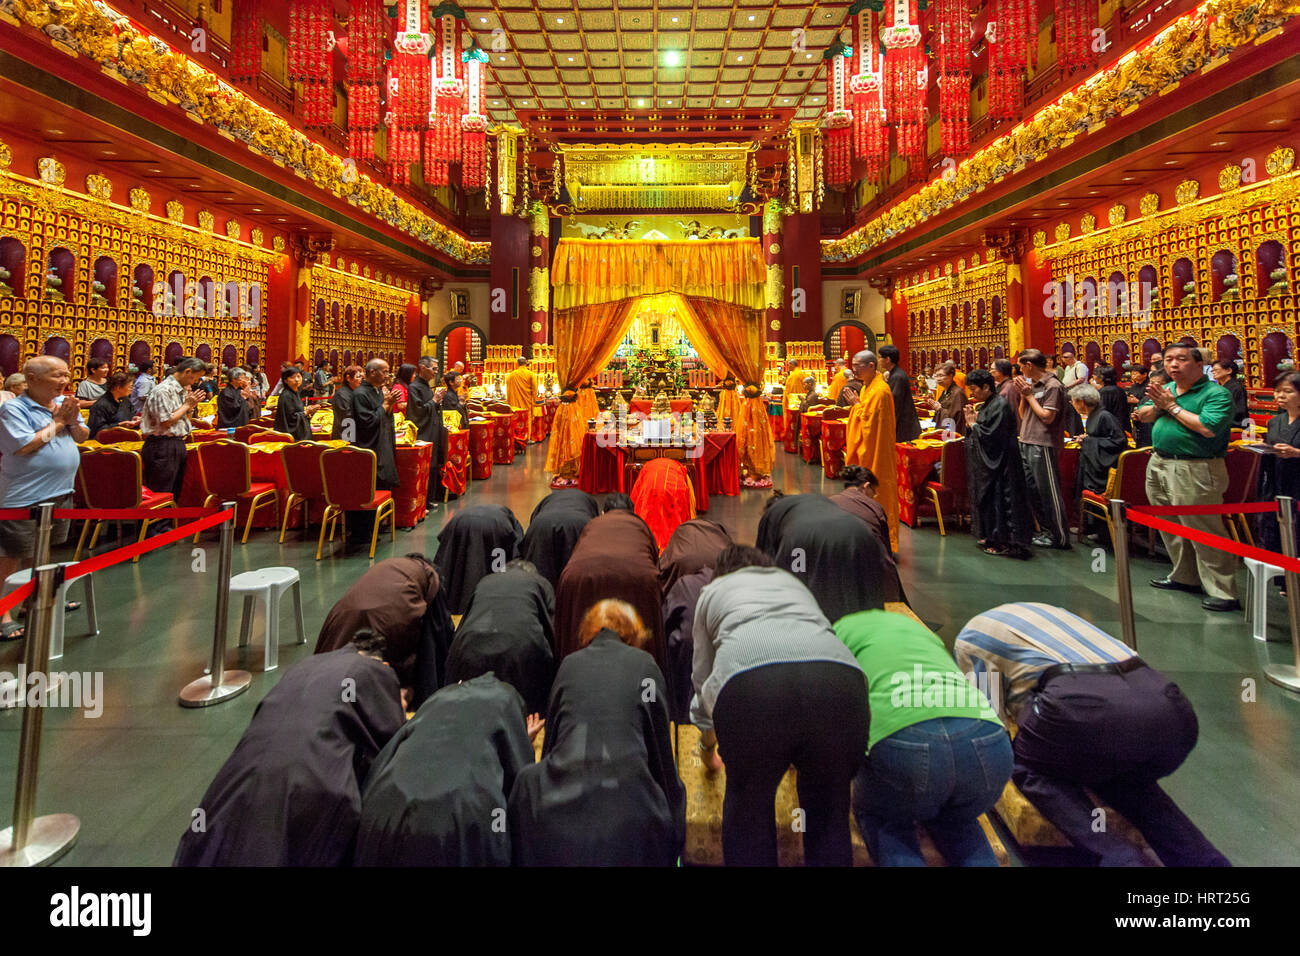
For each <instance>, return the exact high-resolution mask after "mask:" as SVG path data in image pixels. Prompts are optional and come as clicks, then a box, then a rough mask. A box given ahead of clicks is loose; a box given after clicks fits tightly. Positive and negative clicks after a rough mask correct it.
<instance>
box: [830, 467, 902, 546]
mask: <svg viewBox="0 0 1300 956" xmlns="http://www.w3.org/2000/svg"><path fill="white" fill-rule="evenodd" d="M840 481H842V482H844V490H843V491H841V492H840V493H839V494H838V495H831V501H833V502H834V503H835V505H836V507H838V508H841V509H843V510H844V511H847V512H848V513H849V514H851V515H853V516H854V517H855V518H861V519H862V521H863V522H864V523H865V524H866V526H867V527H868V528H870V529H871V530H872V531H873V532H874V533H875V535H876V537H877V538H879V539H880V543H881V544H883V545H884V546H885V547H886V548H888V547H889V516H888V515H887V514H885V509H884V508H882V507H881V505H880V502H879V501H877V500H876V489H877V488H878V487H879V486H880V482H879V481H878V480H877V478H876V475H875V472H873V471H872V470H871V469H870V468H863V467H862V466H861V465H848V466H846V467H845V469H844V470H843V471H841V472H840Z"/></svg>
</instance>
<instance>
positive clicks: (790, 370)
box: [781, 358, 808, 435]
mask: <svg viewBox="0 0 1300 956" xmlns="http://www.w3.org/2000/svg"><path fill="white" fill-rule="evenodd" d="M785 371H786V377H785V391H784V392H782V393H781V406H782V408H783V411H782V413H781V414H782V417H783V419H784V420H785V433H786V434H787V435H788V434H790V430H791V429H792V428H798V426H797V425H795V424H794V422H793V420H792V416H791V414H790V396H792V395H797V396H800V397H802V396H803V394H804V392H805V391H807V390H806V389H805V388H804V385H803V380H804V376H806V375H807V374H808V373H807V372H806V371H805V370H804V369H801V368H800V367H799V360H798V359H793V358H792V359H790V361H788V362H786V363H785ZM794 407H795V409H796V410H797V409H798V408H799V403H798V402H797V401H796V402H795V406H794Z"/></svg>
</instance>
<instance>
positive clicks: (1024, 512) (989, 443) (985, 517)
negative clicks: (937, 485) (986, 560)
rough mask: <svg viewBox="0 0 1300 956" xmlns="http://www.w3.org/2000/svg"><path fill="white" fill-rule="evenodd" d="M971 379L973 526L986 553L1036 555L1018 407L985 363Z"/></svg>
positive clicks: (968, 454) (968, 408)
mask: <svg viewBox="0 0 1300 956" xmlns="http://www.w3.org/2000/svg"><path fill="white" fill-rule="evenodd" d="M966 382H967V384H968V385H969V386H970V390H971V398H973V399H974V401H975V404H974V405H967V406H966V407H965V409H964V412H965V415H966V427H967V432H966V481H967V486H968V489H969V493H970V501H971V522H970V523H971V532H972V533H973V534H974V535H975V539H976V541H977V542H978V543H979V547H980V550H982V551H983V552H984V553H985V554H1000V555H1003V556H1005V557H1008V558H1031V557H1033V551H1031V550H1030V548H1029V544H1030V541H1031V540H1032V539H1033V522H1032V518H1031V512H1030V508H1029V488H1028V487H1027V485H1026V484H1025V468H1024V465H1023V463H1022V462H1021V459H1020V443H1019V441H1018V439H1017V437H1016V436H1017V435H1018V433H1019V430H1020V425H1019V423H1018V422H1017V420H1016V413H1015V411H1014V410H1013V408H1012V407H1011V404H1010V403H1009V402H1008V401H1007V400H1006V398H1005V396H1004V395H1003V394H1002V392H1001V391H1000V390H999V389H998V388H997V386H996V385H995V384H994V382H993V376H992V375H991V374H989V373H988V372H986V371H985V370H984V369H982V368H977V369H972V370H971V373H970V376H969V377H968V378H967V380H966ZM977 407H978V413H977V412H976V408H977Z"/></svg>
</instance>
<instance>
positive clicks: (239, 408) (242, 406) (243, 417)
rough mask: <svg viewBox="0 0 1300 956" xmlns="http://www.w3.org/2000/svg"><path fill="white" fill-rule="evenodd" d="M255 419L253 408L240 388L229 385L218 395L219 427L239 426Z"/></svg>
mask: <svg viewBox="0 0 1300 956" xmlns="http://www.w3.org/2000/svg"><path fill="white" fill-rule="evenodd" d="M252 420H253V410H252V409H251V408H250V407H249V405H248V399H246V398H244V396H243V395H241V394H239V389H237V388H235V386H233V385H227V386H226V387H225V388H223V389H222V390H221V392H220V394H218V395H217V427H218V428H239V427H241V426H243V425H247V424H248V423H249V422H250V421H252Z"/></svg>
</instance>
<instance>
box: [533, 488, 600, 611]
mask: <svg viewBox="0 0 1300 956" xmlns="http://www.w3.org/2000/svg"><path fill="white" fill-rule="evenodd" d="M599 514H600V504H599V502H597V501H596V499H595V497H593V496H592V495H589V494H587V492H585V491H581V490H579V489H577V488H562V489H560V490H559V491H552V492H551V493H550V494H549V495H547V496H546V497H545V498H543V499H542V500H541V501H539V502H537V507H536V508H534V509H533V515H532V517H531V518H529V519H528V531H527V533H525V534H524V540H523V542H522V543H521V544H520V545H519V556H520V557H521V558H523V559H525V560H526V561H531V562H532V563H533V564H535V565H536V566H537V570H538V571H539V572H540V573H541V575H542V577H544V578H546V580H548V581H550V582H551V587H552V588H556V587H559V585H560V574H561V572H563V571H564V566H565V565H566V564H568V563H569V555H571V554H573V549H574V547H575V546H576V545H577V543H578V538H579V537H580V536H581V535H582V529H583V528H585V527H587V522H588V521H590V520H591V519H592V518H595V517H596V516H597V515H599Z"/></svg>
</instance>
